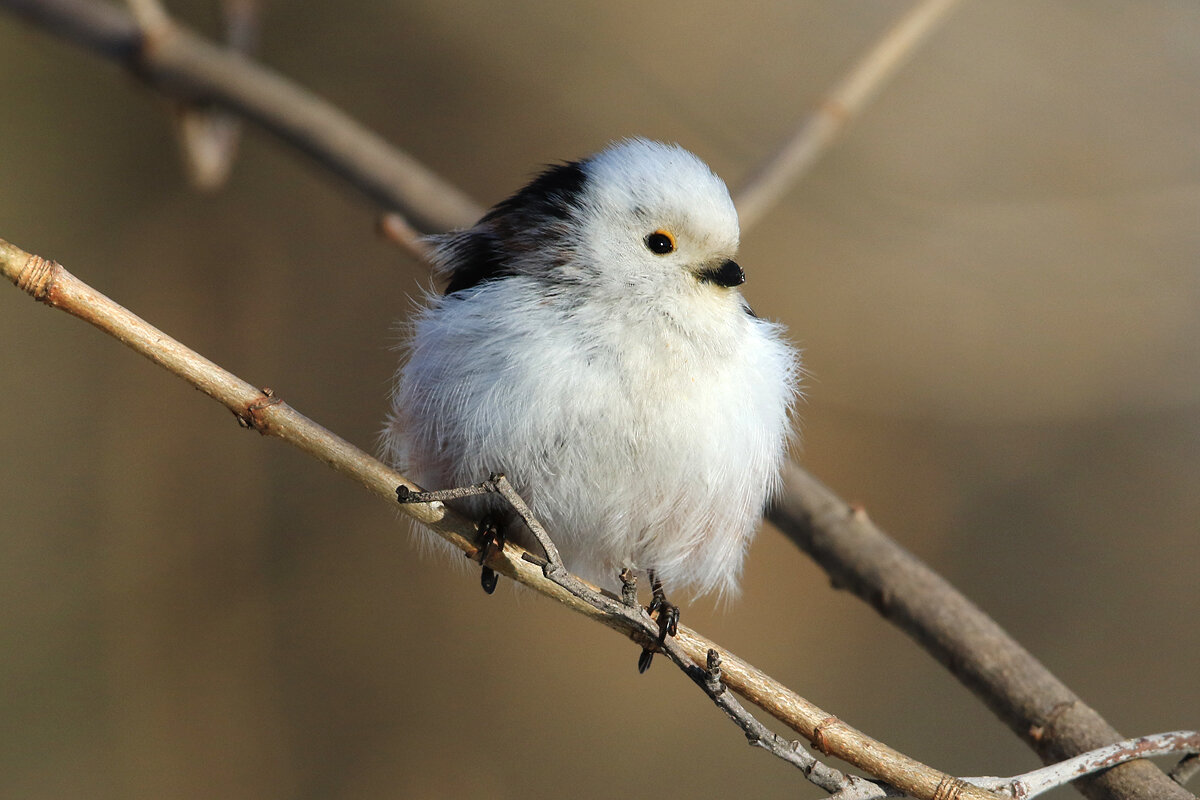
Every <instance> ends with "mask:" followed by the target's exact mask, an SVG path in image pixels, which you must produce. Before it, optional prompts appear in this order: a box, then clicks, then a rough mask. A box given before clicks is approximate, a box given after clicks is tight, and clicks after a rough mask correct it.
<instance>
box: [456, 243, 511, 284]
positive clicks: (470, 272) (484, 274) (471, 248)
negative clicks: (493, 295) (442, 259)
mask: <svg viewBox="0 0 1200 800" xmlns="http://www.w3.org/2000/svg"><path fill="white" fill-rule="evenodd" d="M450 251H451V252H450V258H451V259H453V262H454V263H455V264H456V265H457V266H456V267H455V268H454V273H453V274H452V275H451V276H450V283H449V285H448V286H446V294H454V293H455V292H461V291H462V290H463V289H470V288H471V287H473V286H478V285H479V284H481V283H484V282H486V281H492V280H495V279H497V278H504V277H507V276H509V275H513V274H515V273H514V272H513V270H512V267H511V266H510V265H509V263H508V259H507V258H506V257H505V256H504V254H503V253H501V252H500V248H499V247H498V245H497V242H496V241H495V239H494V238H493V237H492V235H491V234H490V233H487V232H485V231H481V230H477V229H472V230H470V231H467V232H465V233H462V234H459V235H458V236H457V237H455V239H454V242H453V243H452V244H451V245H450Z"/></svg>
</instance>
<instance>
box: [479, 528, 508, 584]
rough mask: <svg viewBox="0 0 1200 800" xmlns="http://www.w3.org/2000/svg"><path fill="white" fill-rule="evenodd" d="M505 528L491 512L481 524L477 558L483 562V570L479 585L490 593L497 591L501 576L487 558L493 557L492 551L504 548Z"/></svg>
mask: <svg viewBox="0 0 1200 800" xmlns="http://www.w3.org/2000/svg"><path fill="white" fill-rule="evenodd" d="M504 538H505V537H504V528H503V527H502V526H501V524H500V523H499V522H498V521H497V520H496V518H495V517H493V516H491V515H490V514H489V515H487V516H485V517H484V518H483V520H482V521H481V522H480V524H479V552H478V553H476V555H475V558H476V560H477V561H478V562H479V563H480V564H483V565H484V567H483V571H482V572H481V573H480V575H479V585H480V586H482V587H483V590H484V591H485V592H487V593H488V594H492V593H493V592H495V591H496V583H497V581H498V580H499V576H498V575H497V574H496V570H494V569H492V568H491V567H489V566H487V560H488V559H489V558H491V557H492V553H495V552H496V551H497V550H503V549H504Z"/></svg>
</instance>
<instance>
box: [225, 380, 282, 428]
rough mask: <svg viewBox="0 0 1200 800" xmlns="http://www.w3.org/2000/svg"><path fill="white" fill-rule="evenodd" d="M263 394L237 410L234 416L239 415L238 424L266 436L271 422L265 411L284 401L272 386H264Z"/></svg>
mask: <svg viewBox="0 0 1200 800" xmlns="http://www.w3.org/2000/svg"><path fill="white" fill-rule="evenodd" d="M262 393H263V396H262V397H260V398H259V399H257V400H254V401H251V402H250V403H247V404H246V406H245V408H243V409H241V410H240V411H235V412H234V416H236V417H237V420H238V424H239V425H241V426H242V427H243V428H253V429H254V430H256V431H258V432H259V433H261V434H263V435H264V436H265V435H266V433H267V428H268V427H270V423H269V422H268V420H267V418H266V417H265V416H264V415H263V413H262V412H263V411H265V410H266V409H268V408H270V407H271V406H277V405H279V404H281V403H282V402H283V398H282V397H276V396H275V390H274V389H272V388H271V387H270V386H264V387H263V388H262Z"/></svg>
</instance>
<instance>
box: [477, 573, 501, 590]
mask: <svg viewBox="0 0 1200 800" xmlns="http://www.w3.org/2000/svg"><path fill="white" fill-rule="evenodd" d="M499 579H500V576H498V575H497V574H496V570H494V569H492V568H491V567H484V568H483V571H482V572H480V573H479V585H480V586H482V587H483V590H484V591H485V592H487V593H488V594H492V593H493V592H495V591H496V583H497V581H499Z"/></svg>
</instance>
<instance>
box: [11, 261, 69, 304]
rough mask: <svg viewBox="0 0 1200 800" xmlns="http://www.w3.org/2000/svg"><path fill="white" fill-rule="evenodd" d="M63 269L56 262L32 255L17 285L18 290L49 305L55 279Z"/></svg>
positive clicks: (22, 269) (19, 275)
mask: <svg viewBox="0 0 1200 800" xmlns="http://www.w3.org/2000/svg"><path fill="white" fill-rule="evenodd" d="M61 269H62V265H61V264H59V263H58V262H56V261H50V260H48V259H45V258H42V257H41V256H35V255H33V254H30V256H29V258H28V259H26V260H25V266H24V267H22V268H21V272H20V273H19V274H18V275H17V279H16V281H15V283H16V284H17V288H19V289H20V290H21V291H23V292H26V293H28V294H29V295H30V296H31V297H32V298H33V299H34V300H38V301H40V302H43V303H49V302H51V299H50V295H51V292H52V291H53V289H54V278H55V277H56V275H57V273H58V271H59V270H61Z"/></svg>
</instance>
